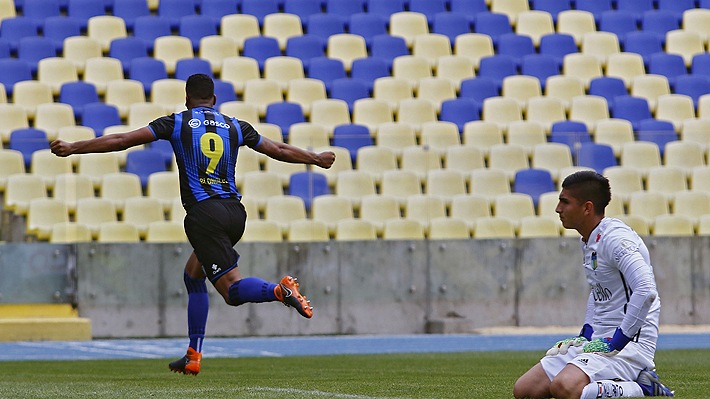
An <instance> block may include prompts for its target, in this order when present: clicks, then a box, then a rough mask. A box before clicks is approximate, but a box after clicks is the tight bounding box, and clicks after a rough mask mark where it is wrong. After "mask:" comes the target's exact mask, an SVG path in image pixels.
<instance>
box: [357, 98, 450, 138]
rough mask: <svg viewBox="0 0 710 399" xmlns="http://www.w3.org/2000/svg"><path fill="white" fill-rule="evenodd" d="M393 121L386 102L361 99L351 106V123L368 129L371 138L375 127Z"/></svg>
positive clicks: (375, 130)
mask: <svg viewBox="0 0 710 399" xmlns="http://www.w3.org/2000/svg"><path fill="white" fill-rule="evenodd" d="M432 111H433V105H432ZM434 112H436V111H434ZM429 116H431V114H429ZM393 121H394V117H393V115H392V109H391V108H390V107H389V104H388V103H387V102H386V101H382V100H377V99H374V98H363V99H360V100H356V101H355V103H354V104H353V119H352V122H353V123H355V124H358V125H365V126H367V127H368V129H370V134H371V135H373V136H374V135H375V134H376V133H377V127H378V126H379V125H380V124H382V123H387V122H393Z"/></svg>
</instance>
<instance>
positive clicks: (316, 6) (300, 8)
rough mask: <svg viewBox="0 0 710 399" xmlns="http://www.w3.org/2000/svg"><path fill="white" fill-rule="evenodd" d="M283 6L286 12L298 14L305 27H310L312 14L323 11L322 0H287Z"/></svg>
mask: <svg viewBox="0 0 710 399" xmlns="http://www.w3.org/2000/svg"><path fill="white" fill-rule="evenodd" d="M283 6H284V12H285V13H288V14H294V15H297V16H298V17H299V18H300V19H301V23H302V24H303V27H304V28H308V18H309V17H310V16H311V15H314V14H320V13H321V2H320V0H285V1H283ZM230 14H234V13H230Z"/></svg>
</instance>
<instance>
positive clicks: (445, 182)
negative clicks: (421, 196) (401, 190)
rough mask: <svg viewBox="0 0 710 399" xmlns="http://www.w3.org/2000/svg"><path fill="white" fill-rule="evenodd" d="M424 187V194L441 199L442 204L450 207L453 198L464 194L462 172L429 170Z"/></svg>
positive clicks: (464, 186) (464, 185) (464, 181)
mask: <svg viewBox="0 0 710 399" xmlns="http://www.w3.org/2000/svg"><path fill="white" fill-rule="evenodd" d="M425 187H426V189H425V193H426V194H428V195H436V196H438V197H441V199H442V201H443V203H445V204H446V205H447V206H450V205H451V202H452V200H453V198H454V197H455V196H457V195H461V194H466V179H465V176H464V172H461V171H458V170H454V169H434V170H430V171H429V172H427V176H426V182H425ZM442 216H444V215H442Z"/></svg>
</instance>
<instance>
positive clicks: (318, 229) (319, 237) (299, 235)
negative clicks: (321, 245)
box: [286, 219, 330, 242]
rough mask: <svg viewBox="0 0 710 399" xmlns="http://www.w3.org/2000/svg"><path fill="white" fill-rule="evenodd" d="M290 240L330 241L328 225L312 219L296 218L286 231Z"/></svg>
mask: <svg viewBox="0 0 710 399" xmlns="http://www.w3.org/2000/svg"><path fill="white" fill-rule="evenodd" d="M286 235H287V236H288V241H289V242H328V241H329V240H330V236H329V234H328V226H327V225H326V224H325V223H323V222H321V221H319V220H312V219H305V220H295V221H293V222H291V223H289V225H288V230H287V232H286Z"/></svg>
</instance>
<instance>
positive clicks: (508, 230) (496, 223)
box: [473, 216, 515, 239]
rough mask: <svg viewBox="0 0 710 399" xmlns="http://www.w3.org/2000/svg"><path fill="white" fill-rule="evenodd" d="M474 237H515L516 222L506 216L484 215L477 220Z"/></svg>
mask: <svg viewBox="0 0 710 399" xmlns="http://www.w3.org/2000/svg"><path fill="white" fill-rule="evenodd" d="M473 237H474V238H481V239H485V238H488V239H490V238H515V224H514V223H513V222H512V221H511V220H510V219H508V218H504V217H496V216H492V217H482V218H479V219H477V220H476V229H475V230H474V233H473Z"/></svg>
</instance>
